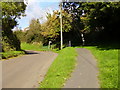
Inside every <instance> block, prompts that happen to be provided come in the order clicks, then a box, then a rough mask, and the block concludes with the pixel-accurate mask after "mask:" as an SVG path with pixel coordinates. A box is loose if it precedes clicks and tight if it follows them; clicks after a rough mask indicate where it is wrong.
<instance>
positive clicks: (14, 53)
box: [1, 51, 25, 59]
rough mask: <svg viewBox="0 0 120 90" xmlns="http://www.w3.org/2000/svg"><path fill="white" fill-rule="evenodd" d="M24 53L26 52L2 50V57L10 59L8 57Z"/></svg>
mask: <svg viewBox="0 0 120 90" xmlns="http://www.w3.org/2000/svg"><path fill="white" fill-rule="evenodd" d="M23 54H25V52H24V51H9V52H2V53H1V55H2V59H8V58H11V57H16V56H18V55H23Z"/></svg>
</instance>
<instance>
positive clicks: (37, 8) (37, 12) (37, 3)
mask: <svg viewBox="0 0 120 90" xmlns="http://www.w3.org/2000/svg"><path fill="white" fill-rule="evenodd" d="M43 1H44V2H43ZM48 1H49V2H47V0H28V4H27V7H26V11H25V13H26V15H27V16H26V17H22V19H20V20H18V21H19V27H22V29H23V28H25V27H27V26H28V25H29V21H30V20H31V19H32V18H39V19H40V18H42V19H41V22H44V21H46V14H47V13H46V12H48V13H51V14H52V13H53V10H56V9H58V4H57V3H55V4H53V2H52V3H51V2H50V1H54V2H56V0H48ZM47 5H48V6H47Z"/></svg>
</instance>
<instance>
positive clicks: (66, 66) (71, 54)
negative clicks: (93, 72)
mask: <svg viewBox="0 0 120 90" xmlns="http://www.w3.org/2000/svg"><path fill="white" fill-rule="evenodd" d="M76 56H77V52H76V50H75V49H74V48H72V47H68V48H65V49H63V50H61V51H60V52H59V55H58V57H57V58H56V59H55V61H54V62H53V63H52V65H51V66H50V68H49V70H48V72H47V74H46V76H45V78H44V80H43V81H42V83H41V84H40V88H61V87H62V86H63V85H64V82H65V81H66V80H67V79H68V78H69V77H70V74H71V72H72V71H73V69H74V68H75V63H76Z"/></svg>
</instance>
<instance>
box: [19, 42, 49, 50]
mask: <svg viewBox="0 0 120 90" xmlns="http://www.w3.org/2000/svg"><path fill="white" fill-rule="evenodd" d="M21 49H22V50H35V51H47V50H49V49H48V46H42V45H37V44H28V43H21Z"/></svg>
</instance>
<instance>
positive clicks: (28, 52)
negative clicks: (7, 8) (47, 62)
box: [24, 50, 40, 55]
mask: <svg viewBox="0 0 120 90" xmlns="http://www.w3.org/2000/svg"><path fill="white" fill-rule="evenodd" d="M24 52H25V54H28V55H29V54H40V53H38V52H36V51H31V50H25V51H24Z"/></svg>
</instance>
